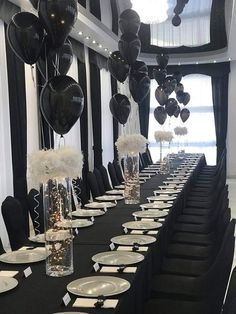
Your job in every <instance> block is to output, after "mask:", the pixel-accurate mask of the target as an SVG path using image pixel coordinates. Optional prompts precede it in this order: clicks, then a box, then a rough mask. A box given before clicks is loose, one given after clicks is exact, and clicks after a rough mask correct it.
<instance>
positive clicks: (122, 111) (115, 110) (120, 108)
mask: <svg viewBox="0 0 236 314" xmlns="http://www.w3.org/2000/svg"><path fill="white" fill-rule="evenodd" d="M110 110H111V113H112V115H113V117H114V118H115V119H116V120H117V121H118V122H119V123H121V124H125V123H126V122H127V120H128V117H129V114H130V111H131V105H130V102H129V99H128V97H127V96H125V95H122V94H115V95H113V97H112V98H111V100H110Z"/></svg>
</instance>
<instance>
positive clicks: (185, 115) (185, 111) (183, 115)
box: [180, 108, 190, 122]
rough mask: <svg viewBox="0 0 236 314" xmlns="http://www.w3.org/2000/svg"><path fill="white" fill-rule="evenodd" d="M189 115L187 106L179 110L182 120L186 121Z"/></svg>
mask: <svg viewBox="0 0 236 314" xmlns="http://www.w3.org/2000/svg"><path fill="white" fill-rule="evenodd" d="M189 116H190V111H189V110H188V109H187V108H184V109H182V110H181V112H180V118H181V120H182V121H183V122H185V121H187V120H188V118H189Z"/></svg>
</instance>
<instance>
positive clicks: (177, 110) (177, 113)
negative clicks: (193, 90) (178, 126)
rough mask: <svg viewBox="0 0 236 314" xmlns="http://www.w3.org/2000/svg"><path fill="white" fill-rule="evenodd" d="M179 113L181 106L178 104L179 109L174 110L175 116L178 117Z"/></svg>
mask: <svg viewBox="0 0 236 314" xmlns="http://www.w3.org/2000/svg"><path fill="white" fill-rule="evenodd" d="M179 114H180V106H179V105H177V109H176V110H175V112H174V116H175V117H176V118H178V116H179Z"/></svg>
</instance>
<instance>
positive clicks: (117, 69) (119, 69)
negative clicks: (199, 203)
mask: <svg viewBox="0 0 236 314" xmlns="http://www.w3.org/2000/svg"><path fill="white" fill-rule="evenodd" d="M107 66H108V69H109V71H110V72H111V74H112V76H113V77H114V78H115V79H116V80H118V81H119V82H121V83H123V82H124V81H125V80H126V78H127V77H128V74H129V65H128V64H127V63H126V62H125V60H124V58H123V57H122V56H121V54H120V52H119V51H114V52H113V53H112V54H111V55H110V57H109V59H108V61H107Z"/></svg>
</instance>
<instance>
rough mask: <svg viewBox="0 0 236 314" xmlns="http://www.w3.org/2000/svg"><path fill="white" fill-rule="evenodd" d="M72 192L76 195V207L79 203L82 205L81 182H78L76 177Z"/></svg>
mask: <svg viewBox="0 0 236 314" xmlns="http://www.w3.org/2000/svg"><path fill="white" fill-rule="evenodd" d="M72 193H73V196H75V198H74V203H75V207H76V205H77V204H78V205H79V207H81V198H80V197H79V195H80V194H81V188H80V187H79V183H77V180H76V179H73V180H72ZM76 201H77V202H76ZM76 203H77V204H76Z"/></svg>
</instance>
